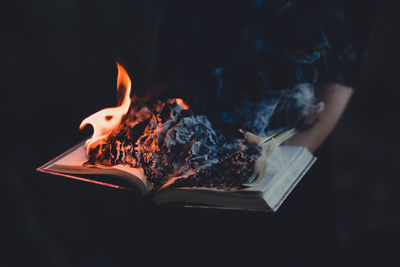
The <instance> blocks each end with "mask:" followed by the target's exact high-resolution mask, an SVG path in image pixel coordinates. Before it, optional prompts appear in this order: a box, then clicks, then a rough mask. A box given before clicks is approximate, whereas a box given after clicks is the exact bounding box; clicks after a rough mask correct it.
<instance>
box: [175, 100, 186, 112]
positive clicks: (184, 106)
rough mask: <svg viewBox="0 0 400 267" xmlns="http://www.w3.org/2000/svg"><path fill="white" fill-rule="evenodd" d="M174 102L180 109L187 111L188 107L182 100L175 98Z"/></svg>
mask: <svg viewBox="0 0 400 267" xmlns="http://www.w3.org/2000/svg"><path fill="white" fill-rule="evenodd" d="M175 101H176V103H177V104H178V105H179V106H181V107H182V109H189V106H188V105H187V104H186V103H185V102H184V101H183V100H182V98H175Z"/></svg>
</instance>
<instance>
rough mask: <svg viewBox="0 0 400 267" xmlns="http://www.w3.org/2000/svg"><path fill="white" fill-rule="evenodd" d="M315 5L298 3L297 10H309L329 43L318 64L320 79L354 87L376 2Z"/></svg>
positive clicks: (336, 2) (368, 36) (357, 78)
mask: <svg viewBox="0 0 400 267" xmlns="http://www.w3.org/2000/svg"><path fill="white" fill-rule="evenodd" d="M316 2H317V1H304V2H303V1H299V3H302V4H301V6H300V8H303V9H307V10H308V11H307V12H308V13H310V16H311V17H312V19H313V20H314V21H315V22H316V23H317V24H318V25H319V26H320V27H321V29H322V31H323V32H324V33H325V34H326V37H327V39H328V42H329V48H328V49H327V50H326V52H325V55H324V56H323V57H322V60H320V61H319V62H318V64H319V67H318V68H319V70H320V76H319V80H320V81H327V82H335V83H341V84H344V85H347V86H351V87H357V84H358V80H359V76H360V72H361V66H362V61H363V57H364V54H365V51H366V49H367V47H368V44H369V39H370V35H371V33H372V29H373V25H374V21H375V17H376V15H377V11H378V10H379V2H378V1H376V0H374V1H371V0H367V1H363V2H362V3H361V4H360V2H358V1H338V0H336V1H318V3H316ZM313 7H314V8H313ZM310 10H312V11H310Z"/></svg>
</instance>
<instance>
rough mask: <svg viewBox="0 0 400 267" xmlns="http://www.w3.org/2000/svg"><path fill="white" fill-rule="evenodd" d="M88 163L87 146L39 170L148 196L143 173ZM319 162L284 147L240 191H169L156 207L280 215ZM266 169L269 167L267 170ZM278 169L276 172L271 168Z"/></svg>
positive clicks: (161, 195)
mask: <svg viewBox="0 0 400 267" xmlns="http://www.w3.org/2000/svg"><path fill="white" fill-rule="evenodd" d="M87 160H88V157H87V153H86V148H85V144H84V142H82V143H80V144H78V145H76V146H74V147H73V148H71V149H69V150H68V151H66V152H65V153H63V154H61V155H60V156H58V157H56V158H55V159H53V160H51V161H50V162H48V163H46V164H45V165H43V166H41V167H39V168H38V169H37V170H38V171H41V172H45V173H51V174H55V175H61V176H65V177H69V178H74V179H78V180H82V181H87V182H93V183H97V184H101V185H104V186H110V187H114V188H121V189H127V190H132V191H135V192H137V193H139V194H142V195H146V194H147V193H148V192H149V186H148V183H147V181H146V177H145V175H144V174H143V172H142V170H141V169H138V168H133V167H131V166H129V165H115V166H112V167H107V166H101V165H95V166H85V165H84V163H85V162H86V161H87ZM315 160H316V158H315V157H314V156H313V155H312V154H311V153H310V152H309V151H308V149H307V148H304V147H295V146H286V145H281V146H279V147H278V149H274V150H273V151H272V152H271V153H270V154H269V155H268V156H267V157H266V158H265V159H263V162H264V164H262V166H260V165H259V166H257V165H256V168H258V170H256V171H258V173H259V175H258V178H257V180H256V181H252V182H251V183H249V184H246V186H245V187H244V188H241V189H237V190H229V191H226V190H220V189H213V188H199V187H175V188H174V187H168V188H165V189H162V190H160V191H157V192H155V194H154V195H153V200H154V202H155V203H156V204H166V203H170V204H172V203H174V204H182V205H183V206H186V207H207V208H223V209H245V210H268V211H276V210H277V209H278V208H279V206H280V205H281V204H282V202H283V201H284V200H285V199H286V197H287V196H288V194H289V193H290V192H291V191H292V189H293V188H294V187H295V186H296V184H297V183H298V182H299V181H300V179H301V178H302V177H303V176H304V174H305V173H306V172H307V171H308V170H309V168H310V167H311V166H312V164H313V163H314V162H315ZM265 165H266V167H265ZM270 166H274V167H273V168H269V167H270Z"/></svg>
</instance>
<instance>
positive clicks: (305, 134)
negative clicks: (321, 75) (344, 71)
mask: <svg viewBox="0 0 400 267" xmlns="http://www.w3.org/2000/svg"><path fill="white" fill-rule="evenodd" d="M316 90H317V91H319V93H320V99H319V100H320V101H323V102H324V104H325V106H324V109H323V111H322V112H321V113H320V115H319V121H318V122H317V123H316V124H315V125H314V126H313V127H312V128H310V129H309V130H305V131H300V132H298V133H297V134H296V135H295V136H294V137H293V138H292V139H291V140H290V142H289V143H290V145H298V146H305V147H307V148H308V149H309V150H310V151H311V152H314V151H315V150H317V149H318V147H319V146H320V145H321V144H322V143H323V142H324V141H325V139H326V138H327V137H328V136H329V134H330V133H331V132H332V130H333V129H334V127H335V125H336V124H337V122H338V121H339V119H340V117H341V116H342V114H343V112H344V110H345V108H346V106H347V103H348V102H349V100H350V98H351V95H352V93H353V89H352V88H351V87H347V86H344V85H341V84H335V83H320V84H318V85H316ZM310 116H313V115H310Z"/></svg>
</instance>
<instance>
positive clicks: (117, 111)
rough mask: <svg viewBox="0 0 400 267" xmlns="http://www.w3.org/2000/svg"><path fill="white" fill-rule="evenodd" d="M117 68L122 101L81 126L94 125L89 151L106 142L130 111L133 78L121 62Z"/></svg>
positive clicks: (87, 145) (118, 92) (87, 143)
mask: <svg viewBox="0 0 400 267" xmlns="http://www.w3.org/2000/svg"><path fill="white" fill-rule="evenodd" d="M117 68H118V77H117V94H118V95H119V96H123V98H122V101H118V103H120V104H119V105H118V106H117V107H112V108H105V109H102V110H100V111H98V112H96V113H94V114H93V115H91V116H89V117H87V118H86V119H84V120H83V121H82V123H81V125H80V126H79V129H81V130H82V129H83V128H84V127H85V126H86V125H89V124H90V125H92V127H93V135H92V137H91V138H90V139H88V140H87V141H86V150H87V153H89V151H90V150H91V149H94V148H95V147H96V146H98V145H100V144H104V143H106V140H107V138H108V136H109V135H110V133H111V132H112V131H113V130H114V129H115V128H117V127H118V125H119V124H120V123H121V119H122V117H123V116H124V115H125V114H126V113H127V112H128V111H129V106H130V105H131V97H130V94H131V86H132V83H131V79H130V78H129V75H128V73H127V72H126V70H125V69H124V68H123V67H122V66H121V65H120V64H119V63H117Z"/></svg>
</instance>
